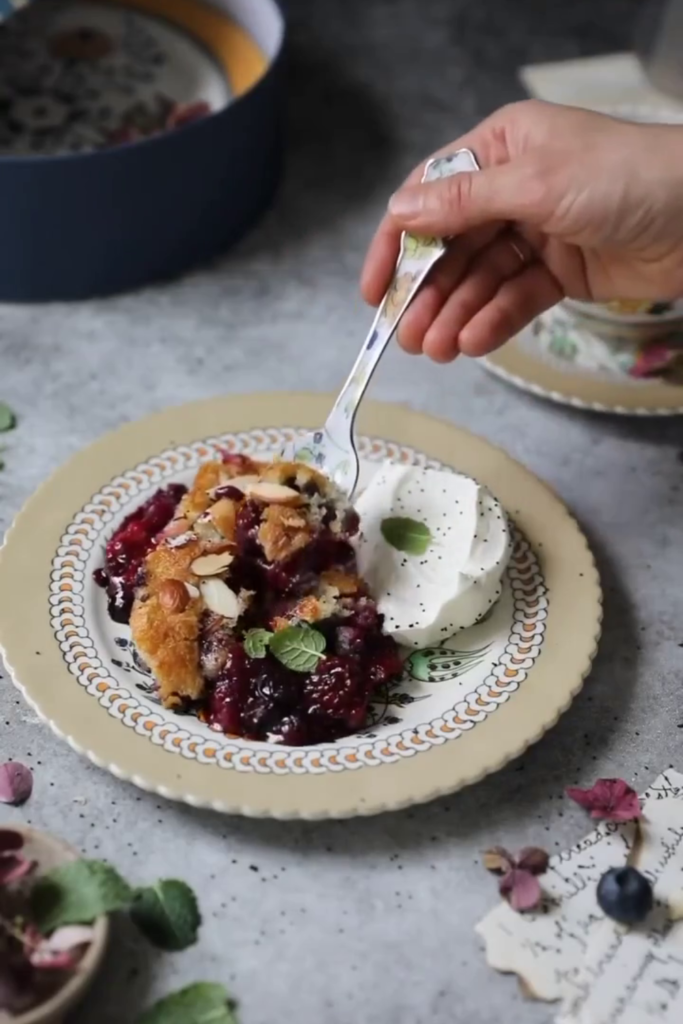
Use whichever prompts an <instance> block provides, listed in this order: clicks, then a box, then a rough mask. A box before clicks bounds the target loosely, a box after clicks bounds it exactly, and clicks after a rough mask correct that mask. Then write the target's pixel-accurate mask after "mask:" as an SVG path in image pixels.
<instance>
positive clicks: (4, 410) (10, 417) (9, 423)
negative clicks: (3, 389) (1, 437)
mask: <svg viewBox="0 0 683 1024" xmlns="http://www.w3.org/2000/svg"><path fill="white" fill-rule="evenodd" d="M16 423H17V417H16V416H15V414H14V413H13V412H12V410H11V409H10V407H9V405H5V403H4V402H0V434H2V433H4V432H5V431H6V430H12V428H13V427H15V426H16Z"/></svg>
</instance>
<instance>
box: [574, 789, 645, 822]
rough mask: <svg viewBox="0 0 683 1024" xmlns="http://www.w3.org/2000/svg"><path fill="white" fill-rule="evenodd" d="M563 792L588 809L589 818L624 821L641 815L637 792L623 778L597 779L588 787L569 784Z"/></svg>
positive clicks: (632, 819)
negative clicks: (582, 787)
mask: <svg viewBox="0 0 683 1024" xmlns="http://www.w3.org/2000/svg"><path fill="white" fill-rule="evenodd" d="M565 792H566V794H567V796H568V797H569V799H570V800H574V802H575V803H577V804H579V806H580V807H583V808H584V809H585V810H586V811H590V815H591V818H603V819H604V820H605V821H614V822H625V821H635V820H636V819H637V818H641V817H642V815H643V812H642V809H641V806H640V801H639V799H638V794H637V793H636V791H635V790H634V789H632V788H631V786H629V784H628V783H627V782H624V780H623V779H598V781H597V782H596V783H595V785H593V786H591V788H590V789H579V788H578V787H577V786H570V787H569V788H568V789H567V790H565Z"/></svg>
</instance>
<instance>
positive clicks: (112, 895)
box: [31, 859, 202, 952]
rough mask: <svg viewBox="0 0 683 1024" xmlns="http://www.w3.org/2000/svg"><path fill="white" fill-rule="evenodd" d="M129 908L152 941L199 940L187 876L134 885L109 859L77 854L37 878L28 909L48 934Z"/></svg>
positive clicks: (182, 944)
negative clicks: (91, 858)
mask: <svg viewBox="0 0 683 1024" xmlns="http://www.w3.org/2000/svg"><path fill="white" fill-rule="evenodd" d="M115 911H128V912H129V913H130V916H131V919H132V920H133V923H134V924H135V925H136V926H137V928H138V929H139V930H140V931H141V932H142V934H143V935H144V936H145V938H146V939H147V940H148V941H149V942H151V943H152V945H154V946H158V947H159V948H160V949H164V950H169V951H174V952H177V951H180V950H182V949H187V948H188V946H192V945H194V943H195V942H196V941H197V935H198V932H199V927H200V925H201V920H202V919H201V914H200V912H199V907H198V905H197V898H196V896H195V894H194V893H193V891H192V889H191V888H190V887H189V885H187V884H186V883H185V882H181V881H179V880H177V879H173V878H167V879H160V880H159V881H158V882H155V883H154V885H150V886H146V887H143V888H139V889H135V890H134V889H133V888H132V887H131V886H130V885H129V884H128V882H126V881H125V879H124V878H122V877H121V875H120V874H119V873H118V871H117V870H116V868H113V867H112V866H111V864H106V863H105V862H104V861H99V860H85V859H84V860H76V861H73V862H71V863H69V864H63V865H62V866H61V867H58V868H55V869H54V871H50V872H48V873H47V874H45V875H43V876H42V877H41V878H39V879H38V880H37V881H36V883H35V885H34V886H33V889H32V891H31V914H32V917H33V920H34V923H35V924H36V926H37V927H38V928H39V929H40V931H41V932H42V933H43V934H44V935H49V934H51V933H52V932H54V931H56V929H57V928H61V927H63V926H64V925H73V924H92V923H93V922H94V921H96V920H97V918H98V917H102V916H103V915H104V914H112V913H114V912H115Z"/></svg>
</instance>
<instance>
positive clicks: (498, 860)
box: [481, 846, 515, 875]
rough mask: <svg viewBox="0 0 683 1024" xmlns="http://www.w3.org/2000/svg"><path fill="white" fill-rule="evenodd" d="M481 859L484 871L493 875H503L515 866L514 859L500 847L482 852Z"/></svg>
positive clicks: (493, 847)
mask: <svg viewBox="0 0 683 1024" xmlns="http://www.w3.org/2000/svg"><path fill="white" fill-rule="evenodd" d="M481 859H482V864H483V865H484V867H485V868H486V870H487V871H491V872H493V874H495V875H504V874H506V873H507V872H508V871H510V870H512V868H513V867H514V866H515V858H514V857H513V856H512V854H511V853H508V851H507V850H506V849H505V848H504V847H502V846H492V847H491V849H490V850H484V852H483V854H482V858H481Z"/></svg>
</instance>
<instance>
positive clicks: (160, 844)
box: [0, 0, 683, 1024]
mask: <svg viewBox="0 0 683 1024" xmlns="http://www.w3.org/2000/svg"><path fill="white" fill-rule="evenodd" d="M289 6H290V13H291V16H292V24H293V41H294V44H295V45H294V47H293V57H292V99H291V159H290V165H289V171H288V177H287V181H286V183H285V186H284V188H283V191H282V193H281V195H280V198H279V201H278V205H277V207H276V209H274V210H273V211H272V212H271V213H270V215H269V216H268V217H267V218H266V219H265V220H264V222H263V223H262V225H261V226H260V228H259V229H258V230H257V231H256V232H255V233H254V234H253V235H252V236H251V237H250V238H249V239H248V240H247V241H246V242H245V243H244V244H243V245H242V246H241V247H240V248H239V250H238V251H236V252H234V253H233V254H232V255H231V256H230V257H229V258H227V259H225V260H224V261H222V262H221V263H220V264H219V265H217V266H214V267H212V268H209V269H205V270H202V271H200V272H198V273H197V274H195V275H193V276H191V277H188V278H186V279H185V280H182V281H178V282H175V283H172V284H169V285H166V286H163V287H157V288H151V289H149V290H147V291H145V292H143V293H141V294H137V295H131V296H124V297H121V298H117V299H112V300H109V301H102V302H91V303H84V304H81V305H75V306H66V305H53V306H49V307H43V308H33V309H30V308H18V307H12V306H4V307H0V397H3V398H5V399H7V400H9V401H10V402H11V403H12V404H13V405H14V406H15V407H16V409H17V410H18V412H19V414H20V416H21V425H20V427H19V429H18V430H17V431H16V432H15V433H14V434H12V435H8V436H7V439H6V440H7V443H8V450H7V452H6V455H5V458H6V462H7V468H6V469H5V471H4V472H2V473H0V527H2V528H4V527H6V526H7V525H8V524H9V522H10V520H11V518H12V516H13V515H14V513H15V512H16V511H17V509H18V508H19V506H20V505H21V503H22V502H23V501H24V499H25V498H27V497H28V495H29V494H30V493H31V492H32V491H33V489H34V488H35V487H36V486H37V485H38V484H39V483H40V482H41V480H43V479H44V477H45V476H46V474H48V473H49V472H50V471H52V470H53V469H54V468H56V467H57V466H58V465H59V464H60V463H61V462H62V461H63V460H64V459H65V458H66V457H67V456H68V455H70V454H71V453H72V452H74V451H76V450H78V449H79V448H81V447H82V446H83V445H85V444H87V443H88V442H89V441H91V440H92V439H93V438H95V437H97V436H98V435H100V434H102V433H103V432H105V431H107V430H109V429H111V428H113V427H115V426H117V425H118V424H120V423H122V422H124V421H126V420H131V419H134V418H136V417H139V416H141V415H143V414H145V413H147V412H149V411H151V410H153V409H158V408H161V407H163V406H166V405H168V404H170V403H178V402H181V401H183V400H186V399H193V398H199V397H202V396H208V395H213V394H217V393H221V392H247V391H249V390H250V389H254V388H306V389H333V388H334V387H335V386H336V385H337V384H338V383H339V382H340V380H341V378H342V376H343V375H344V373H345V371H346V369H347V366H348V364H349V362H350V360H351V358H352V357H353V355H354V354H355V350H356V346H357V345H358V343H359V341H360V338H361V337H362V335H363V333H364V331H365V329H366V327H367V324H368V321H369V313H368V311H367V310H366V309H365V308H364V307H363V305H362V303H361V302H360V300H359V298H358V294H357V288H356V278H357V273H358V270H359V266H360V262H361V258H362V254H363V251H364V247H365V245H366V242H367V240H368V238H369V236H370V234H371V231H372V228H373V225H374V223H375V221H376V220H377V218H378V216H379V214H380V212H381V209H382V206H383V203H384V202H385V199H386V196H387V194H388V193H389V191H390V190H391V189H392V188H393V186H394V185H395V184H396V183H397V181H398V180H399V179H400V177H401V176H402V174H403V173H404V172H405V171H406V170H407V169H408V168H409V167H411V166H412V165H413V163H415V162H416V161H417V160H418V159H419V158H420V157H421V156H423V155H424V154H425V153H426V152H427V151H429V150H430V149H432V148H433V147H435V146H436V145H438V144H441V143H443V142H444V141H447V140H448V139H450V138H452V137H454V136H455V135H457V134H458V132H460V131H461V130H463V129H464V128H465V127H467V126H468V125H470V124H471V123H472V122H473V121H474V120H475V119H476V118H478V117H480V116H482V115H484V114H486V113H487V112H488V111H489V110H490V109H492V108H493V107H494V106H496V105H498V104H500V103H503V102H505V101H507V100H509V99H512V98H514V97H515V96H517V95H519V88H518V86H517V84H516V80H515V74H514V72H515V68H516V67H517V66H518V65H519V64H520V63H523V62H526V61H529V60H545V59H553V58H561V57H571V56H575V55H578V54H579V53H591V52H599V51H601V50H604V51H608V50H613V49H618V48H620V47H623V46H624V45H626V44H627V42H628V39H629V33H630V31H631V28H630V26H631V20H632V16H633V14H634V12H635V11H636V8H637V7H638V6H639V5H638V4H637V2H636V0H631V2H626V0H590V2H585V0H573V2H572V3H571V4H549V3H548V2H547V0H533V2H529V0H525V2H517V3H512V2H511V0H489V2H484V0H479V2H478V3H473V2H472V3H468V2H466V0H450V2H448V0H421V2H420V3H416V2H414V0H391V2H390V0H383V2H378V0H374V2H371V0H345V2H342V0H326V2H325V3H317V4H316V3H314V0H308V2H305V0H297V2H291V3H290V5H289ZM373 393H374V395H375V397H378V398H383V399H388V400H398V401H401V402H408V403H410V404H411V405H413V406H414V407H416V408H420V409H425V410H429V411H431V412H433V413H436V414H438V415H440V416H443V417H445V418H447V419H450V420H453V421H455V422H457V423H459V424H462V425H464V426H467V427H469V428H471V429H472V430H474V431H476V432H477V433H479V434H482V435H483V436H485V437H487V438H490V439H491V440H492V441H494V442H497V443H499V444H502V445H504V446H505V447H506V448H507V449H508V450H509V451H510V452H511V454H512V455H513V456H515V457H516V458H518V459H520V460H521V461H522V462H524V463H525V464H526V465H527V466H529V467H530V468H531V469H532V470H534V471H535V472H536V473H538V474H539V475H540V476H541V477H543V478H544V479H545V480H547V481H548V482H549V483H550V484H551V485H552V486H553V487H554V488H555V489H556V490H557V491H558V493H559V494H560V495H561V496H562V497H563V498H564V499H565V501H566V502H567V503H568V505H569V506H570V507H571V508H572V509H573V511H574V512H575V514H576V515H577V516H578V518H579V520H580V521H581V523H582V524H583V526H584V528H585V530H586V531H587V533H588V535H589V537H590V540H591V543H592V545H593V547H594V550H595V553H596V557H597V560H598V563H599V566H600V570H601V573H602V575H603V579H604V584H605V590H606V605H605V629H604V638H603V641H602V644H601V647H600V653H599V656H598V659H597V663H596V665H595V670H594V672H593V673H592V675H591V677H590V680H589V682H588V684H587V686H586V688H585V690H584V692H583V694H582V696H581V697H580V699H579V700H578V701H577V702H576V704H575V706H574V707H573V708H572V709H571V711H570V712H569V713H568V714H567V715H566V716H565V717H564V718H563V719H562V721H561V722H560V723H559V725H558V726H557V727H556V728H555V729H554V730H553V731H552V732H551V733H550V734H549V735H548V736H547V737H546V738H545V739H544V740H543V741H542V742H541V743H539V744H538V745H537V746H536V747H534V748H533V749H532V750H530V751H529V752H528V753H527V754H526V755H525V757H524V758H522V759H521V760H519V761H517V762H515V763H514V764H512V765H510V766H509V767H508V768H507V769H506V770H504V771H502V772H500V773H498V774H497V775H495V776H493V777H492V778H489V779H488V780H486V781H485V782H483V783H481V784H480V785H478V786H476V787H474V788H472V789H470V790H468V791H465V792H463V793H461V794H459V795H458V796H456V797H453V798H452V799H447V800H442V801H439V802H438V803H435V804H433V805H430V806H426V807H422V808H418V809H415V810H412V811H408V812H405V813H401V814H396V815H393V816H386V817H382V818H379V819H375V820H369V821H356V822H345V823H340V824H335V823H328V824H317V825H310V826H307V825H302V824H275V823H269V822H258V823H257V822H250V821H240V820H230V819H222V818H220V817H217V816H215V815H213V814H209V813H204V812H200V811H194V810H191V809H189V808H186V807H179V806H173V805H170V804H165V803H162V802H160V801H158V800H156V799H155V798H154V797H151V796H147V795H145V794H142V793H139V792H137V791H136V790H135V789H133V788H132V787H130V786H128V785H125V784H123V783H121V782H117V781H116V780H115V779H113V778H110V777H109V776H108V775H106V774H104V773H103V772H101V771H99V770H97V769H95V768H94V767H92V766H91V765H89V764H88V763H86V762H85V761H83V760H81V759H80V758H79V757H77V756H76V754H74V753H73V752H72V751H71V750H70V749H69V748H68V747H67V746H65V745H63V744H61V743H60V742H58V740H57V739H55V738H54V737H53V736H52V735H51V733H50V732H49V731H48V730H47V729H46V728H45V727H44V726H43V725H41V724H40V723H39V722H38V721H37V720H36V719H35V717H34V715H33V714H32V713H31V712H30V711H28V710H27V708H26V707H25V706H24V705H23V704H22V703H21V701H20V700H19V699H18V697H17V695H16V694H15V693H14V691H13V689H12V687H11V686H10V684H9V683H8V681H7V680H6V679H3V680H2V686H0V717H1V721H2V725H1V729H2V731H1V732H0V753H1V755H2V758H3V759H4V758H5V757H10V756H11V757H13V758H18V759H21V760H22V761H26V762H27V763H28V764H30V765H32V766H33V768H34V769H35V772H36V789H35V795H34V797H33V799H32V800H31V802H30V804H29V805H28V806H27V807H26V808H25V809H22V810H11V809H7V808H0V821H2V822H7V823H9V822H12V821H14V820H22V821H23V820H27V821H30V822H31V823H33V824H35V825H37V826H39V827H41V828H47V829H51V830H54V831H55V832H57V833H59V834H61V835H63V836H65V837H67V838H69V839H70V840H71V841H72V842H73V843H75V844H77V845H78V846H80V847H81V848H82V849H83V850H84V851H86V852H87V853H88V854H90V855H96V856H103V857H107V858H110V859H111V860H112V861H113V862H114V863H115V864H116V865H118V866H119V868H120V869H121V870H122V871H123V872H125V873H126V874H127V875H128V876H129V877H130V878H131V879H132V880H134V881H136V882H137V881H140V882H142V881H144V880H151V879H152V878H155V877H157V876H159V875H160V874H163V875H166V876H174V875H176V876H180V877H183V878H186V879H187V880H188V881H189V882H190V883H191V884H192V885H193V886H194V887H195V889H196V890H197V892H198V894H199V897H200V900H201V904H202V908H203V910H204V915H205V925H204V928H203V931H202V938H201V943H200V944H199V945H198V946H197V947H196V948H194V949H192V950H189V951H188V952H186V953H183V954H180V955H177V956H170V955H155V954H151V953H150V952H149V951H148V950H147V949H146V948H145V947H144V946H143V945H142V944H141V943H140V942H139V941H138V940H137V939H136V937H135V936H134V935H133V934H132V933H131V932H130V930H129V929H127V928H126V927H125V925H124V924H117V929H116V930H117V935H116V942H115V944H114V946H113V948H112V949H111V952H110V955H109V957H108V960H107V965H106V969H105V970H104V972H103V974H102V977H101V979H100V981H99V983H98V985H97V987H96V989H95V991H94V992H93V995H92V998H90V999H89V1001H88V1003H87V1005H86V1006H85V1007H84V1008H83V1010H82V1011H81V1012H80V1013H79V1014H78V1015H77V1016H76V1018H75V1020H76V1022H77V1024H114V1022H130V1021H133V1020H134V1018H135V1016H136V1014H137V1013H138V1012H139V1010H140V1009H141V1008H142V1007H143V1006H144V1005H146V1003H147V1002H148V1001H149V1000H151V999H152V998H153V997H155V996H157V995H159V994H160V993H162V992H164V991H167V990H169V989H171V988H173V987H175V986H178V985H180V984H182V983H185V982H189V981H191V980H194V979H204V978H207V979H208V978H211V979H215V980H223V981H225V982H226V983H227V984H228V985H229V986H230V987H231V988H232V989H233V991H234V992H235V994H236V995H237V997H238V998H239V999H240V1001H241V1003H242V1005H243V1020H244V1022H245V1024H276V1022H277V1021H280V1020H284V1019H287V1020H289V1019H293V1020H296V1021H297V1022H299V1024H317V1022H318V1021H323V1020H324V1021H325V1022H326V1024H347V1022H352V1021H353V1022H359V1024H427V1022H428V1024H451V1022H457V1024H460V1022H462V1024H494V1022H496V1024H497V1022H499V1021H505V1024H541V1022H547V1021H548V1020H549V1019H550V1016H551V1014H550V1012H549V1010H548V1008H547V1007H543V1006H537V1005H532V1004H529V1003H527V1002H525V1001H524V999H523V998H522V997H521V996H520V995H519V994H518V991H517V988H516V985H515V983H514V981H512V980H511V979H508V978H503V977H498V976H497V975H495V974H494V973H493V972H492V971H490V970H489V969H488V967H487V966H486V965H485V963H484V959H483V957H482V954H481V951H480V948H479V944H478V941H477V939H476V937H475V935H474V933H473V926H474V924H475V922H476V921H477V920H478V918H479V917H480V916H481V915H482V914H483V913H484V912H485V911H486V910H487V908H488V907H490V906H491V905H492V904H493V903H494V902H495V899H496V895H495V886H494V885H493V883H492V881H491V879H490V878H489V877H488V876H487V875H486V873H485V872H484V870H483V869H482V867H481V866H480V864H479V855H480V851H481V850H482V848H484V847H486V846H487V845H489V844H491V843H492V842H502V843H504V844H505V845H507V846H510V847H512V848H516V847H519V846H522V845H524V844H526V843H541V844H546V845H547V846H548V847H549V848H550V849H557V848H558V847H560V846H565V845H567V844H570V843H572V842H573V841H574V840H576V839H578V838H579V837H580V836H581V835H582V834H583V833H584V832H585V830H586V822H585V819H584V817H583V815H582V813H581V812H580V811H579V810H578V809H575V808H573V807H572V806H567V804H566V802H563V801H562V798H561V794H562V790H563V788H564V786H565V785H568V784H573V783H589V782H590V781H592V780H593V778H594V777H595V776H596V775H598V774H600V775H618V776H623V777H625V778H627V779H631V780H634V781H635V782H636V784H638V785H641V786H644V785H645V783H646V782H647V781H648V780H650V779H652V778H653V777H654V775H655V774H656V773H657V772H658V771H659V770H661V769H663V768H665V767H667V766H668V765H671V764H674V765H676V766H677V767H679V768H680V767H681V766H683V749H682V748H683V686H682V682H681V676H682V674H683V592H682V591H681V586H680V570H681V566H682V564H683V563H682V559H681V554H680V537H681V528H682V524H681V513H682V511H683V498H682V491H681V484H682V483H683V465H682V464H681V459H680V452H681V449H683V422H681V421H678V420H662V421H659V422H645V421H636V420H632V421H629V420H625V419H617V418H614V419H611V418H601V417H598V416H592V415H587V414H579V413H576V412H570V411H565V410H562V409H559V408H556V407H553V406H550V405H546V404H544V403H542V402H540V401H536V400H533V399H531V398H529V397H527V396H525V395H522V394H520V393H518V392H516V391H514V390H511V389H509V388H508V387H506V386H504V385H502V384H501V383H499V382H497V381H495V380H493V379H490V378H489V377H488V376H487V375H486V374H485V372H484V371H483V370H482V369H481V368H480V367H478V366H476V365H474V364H472V363H468V362H466V361H464V360H463V361H460V362H459V363H458V364H457V365H455V366H454V367H452V368H451V369H443V368H436V367H434V366H432V365H430V364H428V363H427V362H426V361H419V360H416V361H412V362H411V361H409V359H408V357H405V356H402V355H400V354H399V353H398V352H393V353H391V355H390V356H388V357H387V359H386V362H385V363H384V364H383V365H382V367H381V371H380V373H379V375H378V378H377V380H376V384H375V386H374V388H373ZM26 628H27V629H30V623H27V624H26Z"/></svg>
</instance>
